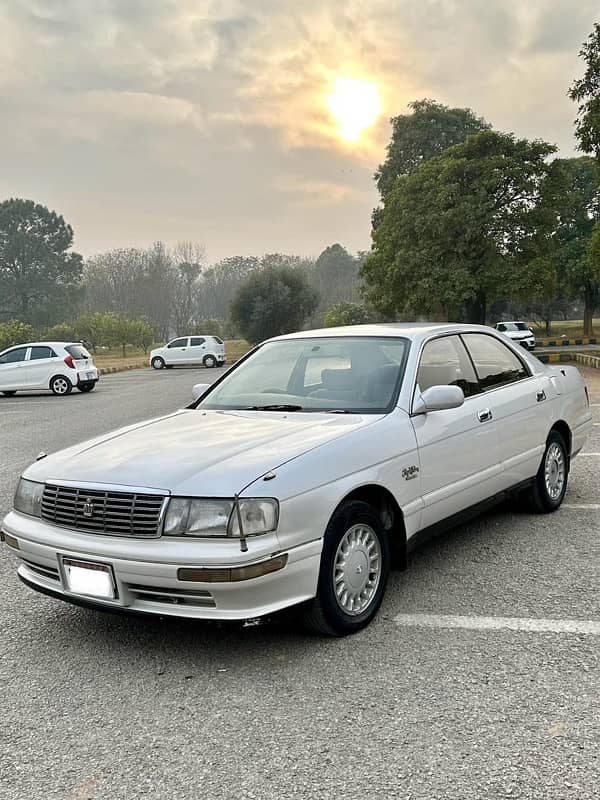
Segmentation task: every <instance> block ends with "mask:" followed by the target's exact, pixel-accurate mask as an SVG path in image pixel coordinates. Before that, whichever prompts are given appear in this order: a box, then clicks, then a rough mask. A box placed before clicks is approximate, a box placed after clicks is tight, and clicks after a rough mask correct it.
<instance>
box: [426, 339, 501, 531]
mask: <svg viewBox="0 0 600 800" xmlns="http://www.w3.org/2000/svg"><path fill="white" fill-rule="evenodd" d="M439 385H449V386H459V387H460V388H461V389H462V390H463V393H464V395H465V402H464V404H463V405H462V406H460V407H459V408H452V409H446V410H443V411H429V412H427V413H425V414H422V413H421V414H413V415H412V416H411V420H412V425H413V428H414V431H415V436H416V439H417V446H418V450H419V468H420V479H421V494H422V499H423V511H422V516H421V527H422V528H426V527H429V526H430V525H433V524H435V523H436V522H440V521H441V520H443V519H446V518H447V517H450V516H452V515H453V514H457V513H458V512H460V511H462V510H464V509H466V508H469V507H470V506H473V505H476V504H477V503H479V502H481V501H482V500H485V499H486V498H488V497H491V496H492V495H494V494H496V492H497V491H498V486H499V481H500V474H501V470H502V467H501V465H500V464H499V463H498V462H497V446H496V428H495V423H494V421H493V418H491V417H488V416H487V415H486V414H485V401H484V398H483V395H482V393H481V390H480V387H479V382H478V380H477V376H476V374H475V370H474V368H473V364H472V363H471V361H470V359H469V357H468V354H467V351H466V349H465V346H464V344H463V342H462V341H461V339H460V337H459V336H458V335H445V336H439V337H435V338H433V339H430V340H429V341H428V342H427V343H426V344H425V345H424V347H423V350H422V352H421V355H420V359H419V366H418V369H417V375H416V385H415V392H414V393H415V397H416V398H417V399H418V397H419V394H420V392H423V391H425V389H428V388H429V387H431V386H439ZM413 404H414V399H413Z"/></svg>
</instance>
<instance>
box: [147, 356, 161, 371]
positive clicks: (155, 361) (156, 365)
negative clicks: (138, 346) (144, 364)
mask: <svg viewBox="0 0 600 800" xmlns="http://www.w3.org/2000/svg"><path fill="white" fill-rule="evenodd" d="M150 363H151V366H152V368H153V369H162V368H163V367H164V366H165V360H164V358H161V357H160V356H155V357H154V358H153V359H152V361H151V362H150Z"/></svg>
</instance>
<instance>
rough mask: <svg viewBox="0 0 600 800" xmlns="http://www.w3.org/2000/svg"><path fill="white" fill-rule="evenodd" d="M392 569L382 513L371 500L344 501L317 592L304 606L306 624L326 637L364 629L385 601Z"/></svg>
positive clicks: (330, 530) (331, 529) (326, 543)
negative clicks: (377, 510) (384, 597)
mask: <svg viewBox="0 0 600 800" xmlns="http://www.w3.org/2000/svg"><path fill="white" fill-rule="evenodd" d="M389 569H390V548H389V542H388V538H387V536H386V533H385V530H384V528H383V524H382V522H381V519H380V517H379V516H378V515H377V514H376V513H375V511H374V510H373V508H371V506H370V505H368V504H367V503H363V502H359V501H350V502H348V503H344V504H343V505H342V506H340V508H338V510H337V511H336V512H335V514H334V515H333V517H332V518H331V521H330V522H329V525H328V526H327V530H326V532H325V537H324V540H323V552H322V554H321V568H320V571H319V582H318V588H317V596H316V597H315V598H314V600H311V601H310V603H309V604H308V605H307V606H306V608H305V611H304V620H303V621H304V623H305V624H306V625H307V627H309V628H310V629H311V630H313V631H315V632H316V633H320V634H323V635H326V636H345V635H347V634H349V633H355V632H356V631H359V630H360V629H361V628H364V627H365V625H368V624H369V622H371V620H372V619H373V617H374V616H375V614H376V613H377V610H378V609H379V606H380V605H381V601H382V599H383V595H384V593H385V587H386V583H387V579H388V573H389Z"/></svg>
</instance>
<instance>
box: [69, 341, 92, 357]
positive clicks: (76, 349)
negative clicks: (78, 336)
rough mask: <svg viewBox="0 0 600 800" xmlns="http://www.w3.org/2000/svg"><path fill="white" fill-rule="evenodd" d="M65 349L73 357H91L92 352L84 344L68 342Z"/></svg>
mask: <svg viewBox="0 0 600 800" xmlns="http://www.w3.org/2000/svg"><path fill="white" fill-rule="evenodd" d="M65 350H66V351H67V353H68V354H69V355H70V356H73V358H90V354H89V353H88V351H87V350H86V349H85V347H84V346H83V345H82V344H68V345H67V346H66V347H65Z"/></svg>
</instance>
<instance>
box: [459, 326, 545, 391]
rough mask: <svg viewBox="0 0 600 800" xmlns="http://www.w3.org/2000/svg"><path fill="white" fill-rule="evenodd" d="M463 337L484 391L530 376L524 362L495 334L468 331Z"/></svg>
mask: <svg viewBox="0 0 600 800" xmlns="http://www.w3.org/2000/svg"><path fill="white" fill-rule="evenodd" d="M463 339H464V342H465V344H466V346H467V349H468V350H469V353H470V354H471V358H472V359H473V363H474V364H475V369H476V370H477V377H478V378H479V383H480V384H481V388H482V389H483V390H484V391H485V390H486V389H496V388H497V387H498V386H505V385H506V384H507V383H514V382H515V381H520V380H522V379H523V378H528V377H529V373H528V372H527V370H526V369H525V366H524V365H523V362H522V361H521V360H520V359H519V358H517V356H516V355H515V354H514V353H513V352H512V350H510V349H509V348H508V347H507V346H506V345H505V344H503V343H502V342H499V341H498V339H496V338H494V337H493V336H486V334H484V333H466V334H464V336H463Z"/></svg>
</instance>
